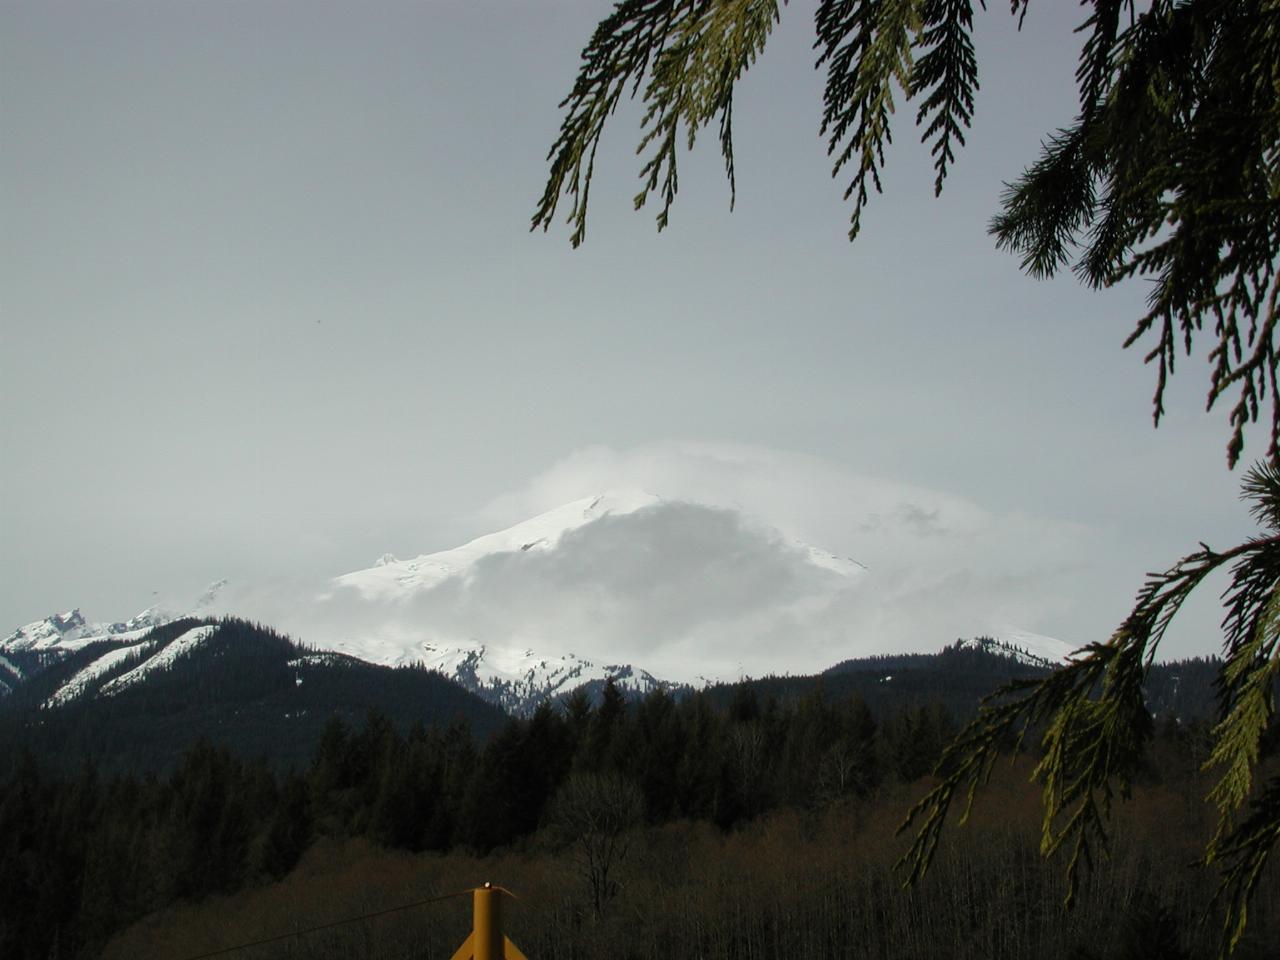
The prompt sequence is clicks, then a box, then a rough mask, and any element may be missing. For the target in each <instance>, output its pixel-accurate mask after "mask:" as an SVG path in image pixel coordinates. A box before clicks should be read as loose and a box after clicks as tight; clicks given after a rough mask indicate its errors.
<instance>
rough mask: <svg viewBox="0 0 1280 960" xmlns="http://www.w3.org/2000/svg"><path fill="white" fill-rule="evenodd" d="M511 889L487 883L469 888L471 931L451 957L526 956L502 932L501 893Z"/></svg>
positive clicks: (522, 959) (497, 959)
mask: <svg viewBox="0 0 1280 960" xmlns="http://www.w3.org/2000/svg"><path fill="white" fill-rule="evenodd" d="M503 894H507V895H508V896H510V892H509V891H507V890H503V889H502V888H501V887H495V886H494V885H493V884H491V883H486V884H485V885H484V886H483V887H476V888H475V890H474V891H472V904H473V906H472V921H471V933H470V934H469V935H468V936H467V939H466V940H464V941H463V942H462V946H460V947H459V948H458V949H457V950H456V951H455V952H454V954H453V960H528V958H527V957H526V956H525V955H524V954H523V953H521V952H520V948H519V947H517V946H516V945H515V944H514V943H512V942H511V941H510V940H509V939H507V937H506V936H504V935H503V933H502V900H501V896H502V895H503Z"/></svg>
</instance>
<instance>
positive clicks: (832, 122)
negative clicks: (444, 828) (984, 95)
mask: <svg viewBox="0 0 1280 960" xmlns="http://www.w3.org/2000/svg"><path fill="white" fill-rule="evenodd" d="M1080 5H1081V7H1082V10H1083V13H1082V23H1081V25H1080V27H1079V29H1078V31H1077V34H1076V35H1077V36H1078V37H1079V42H1080V57H1079V66H1078V69H1077V71H1076V81H1077V86H1078V89H1079V113H1078V114H1077V115H1076V116H1075V117H1074V118H1073V119H1071V120H1070V122H1067V123H1066V124H1065V125H1064V126H1062V127H1060V128H1058V129H1056V130H1054V131H1051V132H1049V133H1047V135H1046V139H1045V141H1044V143H1043V147H1042V150H1041V153H1040V155H1039V156H1038V157H1037V158H1036V159H1035V160H1034V162H1033V163H1031V165H1030V166H1028V167H1027V168H1026V169H1025V170H1024V171H1023V173H1022V174H1021V176H1019V177H1018V178H1017V179H1016V180H1014V181H1013V182H1012V183H1010V184H1008V185H1007V187H1006V190H1005V193H1004V195H1003V197H1002V198H1001V200H1000V209H999V211H998V212H997V214H996V215H995V216H994V217H993V218H992V220H991V224H990V230H991V233H992V234H993V235H994V237H995V243H996V245H997V246H998V247H1000V248H1002V249H1007V250H1009V251H1010V252H1012V253H1014V254H1015V255H1017V256H1019V257H1020V258H1021V263H1022V267H1023V269H1024V270H1026V271H1027V272H1029V273H1030V274H1032V275H1033V276H1041V277H1042V276H1051V275H1053V274H1055V273H1057V272H1058V271H1059V270H1061V269H1064V268H1067V267H1070V268H1071V269H1072V270H1073V271H1074V272H1075V273H1076V274H1077V276H1078V277H1079V278H1080V279H1081V280H1082V281H1083V282H1085V283H1087V284H1089V285H1090V286H1092V287H1095V288H1102V287H1110V286H1114V285H1116V284H1119V283H1122V282H1125V281H1132V280H1141V281H1143V282H1144V286H1146V287H1147V288H1148V289H1149V290H1150V294H1149V297H1148V302H1147V311H1146V313H1145V314H1144V315H1143V316H1141V317H1140V318H1138V319H1137V321H1136V322H1135V323H1134V326H1133V328H1132V331H1131V332H1130V334H1129V336H1128V339H1127V340H1126V341H1125V346H1126V347H1128V346H1131V345H1135V344H1139V345H1141V346H1142V347H1143V348H1145V349H1146V351H1147V352H1146V355H1145V359H1146V361H1147V362H1148V363H1152V364H1154V366H1155V368H1156V389H1155V396H1154V400H1153V415H1154V420H1155V422H1156V424H1157V425H1158V424H1159V422H1160V417H1161V416H1162V414H1163V413H1164V403H1163V401H1164V391H1165V387H1166V384H1167V381H1168V378H1169V377H1170V376H1171V375H1172V374H1173V373H1174V370H1175V365H1176V362H1177V360H1178V359H1179V357H1180V356H1182V355H1185V356H1187V357H1190V356H1191V355H1192V350H1193V345H1194V344H1196V343H1199V344H1200V348H1201V350H1205V348H1206V347H1207V351H1206V353H1207V358H1208V361H1209V374H1210V375H1209V389H1208V394H1207V406H1208V408H1210V409H1212V408H1213V407H1214V406H1215V404H1216V403H1217V402H1218V401H1219V400H1220V399H1221V398H1223V397H1228V398H1229V399H1228V401H1226V402H1227V403H1229V404H1230V410H1229V412H1228V434H1229V436H1228V442H1227V451H1226V453H1227V462H1228V465H1229V466H1230V467H1235V465H1236V463H1237V461H1238V460H1239V458H1240V455H1241V452H1242V450H1243V447H1244V432H1245V428H1246V427H1247V425H1249V424H1250V423H1256V422H1257V421H1258V420H1259V419H1260V417H1262V416H1263V415H1264V414H1265V407H1266V406H1267V405H1268V404H1267V401H1268V400H1269V401H1270V404H1269V405H1270V408H1271V409H1270V421H1271V423H1270V444H1269V447H1268V450H1267V452H1266V455H1265V460H1264V461H1262V462H1260V463H1258V464H1257V465H1256V466H1255V467H1254V468H1253V469H1252V470H1251V471H1249V472H1248V474H1247V476H1246V477H1245V479H1244V495H1245V497H1246V498H1247V499H1248V500H1249V501H1250V503H1251V504H1252V509H1253V512H1254V515H1255V516H1256V517H1257V519H1258V521H1259V523H1260V524H1261V525H1262V527H1263V530H1262V532H1261V533H1260V534H1259V535H1258V536H1257V537H1256V538H1254V539H1252V540H1249V541H1247V542H1245V543H1242V544H1240V545H1239V546H1237V547H1235V548H1233V549H1230V550H1227V551H1225V552H1222V553H1219V552H1215V551H1214V550H1211V549H1210V548H1209V547H1208V546H1205V545H1203V544H1202V545H1201V549H1200V550H1198V551H1196V552H1195V553H1192V554H1190V555H1189V556H1187V557H1185V558H1184V559H1182V560H1181V561H1180V562H1179V563H1177V564H1176V565H1175V566H1174V567H1172V568H1171V569H1170V570H1169V571H1167V572H1165V573H1163V574H1159V575H1153V576H1151V577H1150V578H1149V580H1148V582H1147V583H1146V585H1145V587H1144V588H1143V589H1142V591H1141V592H1140V593H1139V594H1138V597H1137V601H1136V604H1135V606H1134V608H1133V611H1132V612H1131V613H1130V614H1129V616H1128V617H1127V618H1126V619H1125V621H1124V623H1122V624H1121V625H1120V627H1119V628H1118V629H1117V630H1116V632H1115V633H1114V634H1113V635H1112V637H1111V638H1110V639H1109V640H1108V641H1107V642H1105V643H1094V644H1090V645H1089V646H1087V647H1085V648H1083V649H1082V650H1081V651H1079V652H1078V653H1077V655H1076V656H1075V658H1074V659H1073V661H1072V662H1071V664H1070V665H1068V666H1067V667H1065V668H1063V669H1061V670H1059V671H1057V672H1056V673H1054V674H1053V675H1052V676H1050V677H1048V678H1047V679H1045V680H1042V681H1037V682H1033V683H1027V684H1020V685H1015V686H1014V687H1011V688H1008V689H1006V690H1004V691H1002V692H1001V693H1000V694H999V695H998V696H996V697H995V698H993V699H991V700H990V701H989V702H988V703H987V704H986V705H985V706H984V708H983V710H982V712H981V714H980V715H979V716H978V718H977V719H976V720H975V721H974V722H973V723H972V724H971V725H970V726H969V727H968V728H967V729H966V730H964V731H963V732H962V733H961V735H960V736H959V737H958V738H957V740H956V741H955V743H954V744H952V746H951V747H950V749H948V750H947V751H946V753H945V755H944V757H943V759H942V762H941V764H940V766H939V768H938V771H937V772H938V775H939V777H940V782H939V785H938V786H937V788H936V789H934V790H933V791H932V792H931V793H930V794H929V795H928V796H926V797H925V798H924V799H923V800H922V801H921V802H920V803H919V804H918V805H917V806H916V807H915V808H914V809H913V810H912V811H911V814H910V816H909V818H908V820H907V823H906V824H904V828H906V827H907V826H909V825H915V826H916V828H917V830H918V833H917V834H916V835H915V842H914V844H913V846H912V847H911V850H910V852H909V854H908V855H907V857H906V858H905V860H904V866H905V868H906V870H907V873H908V877H909V879H910V880H914V879H916V878H918V877H919V876H921V875H922V874H923V873H924V871H925V870H926V869H927V867H928V864H929V861H930V858H931V857H932V855H933V852H934V850H935V848H936V845H937V843H938V839H939V836H940V834H941V831H942V828H943V824H944V823H945V821H946V816H947V812H948V810H949V809H950V806H951V801H952V799H953V798H954V796H955V795H956V793H957V791H961V790H963V791H965V792H966V793H967V794H968V797H969V799H970V800H971V799H972V796H973V790H974V788H975V787H976V786H977V785H978V784H979V783H980V782H981V781H982V780H983V779H984V777H985V774H986V772H987V771H988V770H989V769H990V765H991V763H992V762H993V760H994V758H995V753H996V748H997V745H998V744H999V743H1001V742H1002V741H1004V740H1005V739H1006V738H1007V736H1008V735H1009V734H1010V733H1014V734H1021V733H1025V732H1026V731H1027V730H1028V729H1034V730H1036V731H1037V732H1038V731H1044V732H1043V743H1042V746H1043V750H1044V755H1043V759H1042V760H1041V762H1040V764H1039V766H1038V767H1037V769H1036V777H1037V779H1038V780H1039V781H1040V782H1041V783H1042V784H1043V787H1044V805H1045V818H1044V825H1043V848H1044V851H1045V852H1046V853H1052V852H1054V851H1056V850H1058V849H1060V848H1065V849H1066V850H1068V851H1069V859H1068V866H1067V875H1068V889H1069V896H1068V899H1070V893H1071V892H1074V889H1075V884H1076V883H1077V879H1078V876H1079V874H1078V869H1079V867H1080V865H1081V864H1087V863H1089V862H1090V860H1091V858H1092V856H1093V854H1094V853H1095V851H1097V850H1099V849H1104V848H1105V844H1106V829H1105V827H1106V815H1107V812H1108V809H1109V807H1110V804H1111V801H1112V799H1113V797H1114V796H1115V794H1116V792H1117V791H1119V792H1120V793H1121V794H1123V793H1124V791H1126V790H1127V786H1128V776H1129V773H1130V772H1131V770H1132V769H1133V765H1134V763H1135V761H1136V759H1137V758H1138V757H1139V756H1140V755H1141V753H1142V750H1143V748H1144V746H1145V744H1146V741H1147V739H1148V737H1149V735H1150V729H1151V720H1150V717H1149V715H1148V714H1147V712H1146V709H1145V706H1144V704H1143V697H1142V680H1143V676H1144V673H1145V670H1146V667H1147V665H1148V664H1150V663H1151V660H1152V658H1153V657H1154V655H1155V652H1156V648H1157V645H1158V644H1159V642H1160V640H1161V638H1162V636H1163V635H1164V632H1165V630H1166V628H1167V627H1168V625H1169V622H1170V620H1171V619H1172V618H1173V617H1174V616H1175V615H1176V613H1177V611H1178V609H1179V608H1180V607H1181V605H1182V603H1183V601H1184V600H1185V599H1186V597H1187V595H1188V594H1189V593H1190V592H1191V591H1192V590H1194V589H1195V587H1196V586H1197V585H1199V584H1200V583H1201V582H1203V580H1204V579H1205V577H1207V576H1208V575H1209V574H1210V573H1211V572H1212V571H1214V570H1216V569H1219V568H1222V567H1228V568H1229V569H1230V572H1231V585H1230V587H1229V588H1228V590H1227V592H1226V593H1225V594H1224V601H1225V609H1226V618H1225V620H1224V621H1223V628H1224V642H1223V652H1224V657H1225V666H1224V668H1223V672H1222V677H1221V681H1220V683H1221V703H1222V719H1221V722H1220V723H1219V724H1218V726H1217V727H1216V728H1215V730H1214V740H1215V743H1214V748H1213V752H1212V756H1211V758H1210V761H1209V765H1210V766H1211V767H1213V768H1215V769H1216V770H1218V771H1219V777H1220V779H1219V781H1218V785H1217V787H1216V788H1215V789H1214V791H1213V793H1212V795H1211V798H1212V800H1213V801H1214V802H1215V803H1216V804H1217V805H1218V808H1219V811H1220V822H1219V828H1218V830H1217V832H1216V834H1215V835H1214V836H1213V838H1212V839H1211V840H1210V842H1209V845H1208V847H1207V849H1206V860H1207V861H1208V862H1216V863H1219V864H1221V865H1222V866H1223V881H1222V888H1221V893H1222V895H1223V897H1224V900H1225V903H1226V907H1227V910H1226V921H1225V922H1226V926H1225V930H1224V945H1225V946H1226V947H1228V948H1229V947H1231V946H1234V944H1235V943H1236V942H1237V941H1238V939H1239V937H1240V934H1241V932H1242V931H1243V929H1244V925H1245V921H1246V918H1247V906H1248V901H1249V897H1250V894H1251V892H1252V891H1253V890H1255V889H1256V887H1257V884H1258V881H1259V878H1260V876H1261V873H1262V870H1263V868H1264V866H1265V864H1266V862H1267V858H1268V856H1269V855H1270V853H1271V852H1272V851H1273V850H1274V848H1275V846H1276V844H1277V840H1278V839H1280V778H1277V777H1272V778H1271V779H1270V780H1269V781H1267V782H1266V783H1262V784H1260V783H1257V782H1256V780H1257V779H1258V777H1257V776H1255V774H1256V773H1257V772H1258V767H1259V751H1260V744H1261V742H1262V741H1263V738H1264V735H1265V734H1266V733H1267V732H1268V731H1269V730H1273V729H1274V726H1275V724H1276V716H1275V690H1276V686H1277V677H1278V674H1280V389H1278V388H1280V383H1278V382H1277V381H1278V376H1277V365H1278V364H1277V361H1278V357H1277V330H1276V327H1277V317H1278V310H1280V303H1278V301H1280V275H1278V274H1277V260H1278V259H1280V256H1278V255H1280V0H1149V2H1143V3H1138V2H1136V0H1082V2H1081V4H1080ZM785 6H786V0H782V2H781V3H780V2H779V0H620V2H618V3H617V4H616V5H615V6H614V9H613V12H612V13H611V14H610V15H609V16H607V17H606V18H605V19H604V20H602V21H601V22H600V23H599V25H598V26H597V27H596V30H595V33H594V34H593V35H592V37H591V39H590V41H589V42H588V43H587V46H586V48H585V49H584V50H583V52H582V63H581V65H580V68H579V71H578V76H577V79H576V81H575V83H574V86H573V89H572V90H571V91H570V93H569V95H568V97H566V98H565V100H564V101H563V103H562V104H561V108H562V110H563V120H562V123H561V126H560V133H559V136H558V137H557V138H556V140H555V142H554V143H553V144H552V147H551V150H550V152H549V153H548V161H549V162H550V175H549V177H548V179H547V184H546V188H545V190H544V192H543V195H542V198H541V200H540V201H539V203H538V206H537V210H536V212H535V213H534V216H533V223H532V226H533V228H535V229H536V228H537V227H542V228H543V229H544V230H545V229H547V228H548V227H549V226H550V225H551V223H552V221H553V220H554V219H555V214H556V211H557V209H558V207H559V204H560V201H561V199H565V200H567V201H568V203H569V212H568V217H567V220H568V223H569V224H570V225H571V228H572V232H571V234H570V241H571V243H572V244H573V245H574V246H575V247H576V246H577V245H578V244H580V243H581V242H582V240H583V238H584V236H585V231H586V219H587V204H588V200H589V197H590V189H591V180H592V175H593V173H594V164H595V158H596V151H597V149H598V147H599V144H600V138H601V136H602V134H603V131H604V127H605V124H606V121H607V120H608V119H609V117H610V116H611V115H612V114H613V113H614V111H615V110H616V109H617V106H618V104H619V103H620V101H621V100H622V98H623V97H624V96H625V97H629V98H635V97H639V98H640V100H641V102H642V103H643V105H644V107H645V109H644V112H643V116H642V120H641V130H640V144H639V148H638V150H637V152H638V154H640V157H641V168H640V178H641V188H640V191H639V192H638V193H637V194H636V196H635V205H636V208H637V209H639V208H640V207H642V206H644V205H645V203H646V202H647V201H648V200H649V198H650V196H651V195H653V194H657V195H658V196H659V198H660V200H661V208H660V210H659V212H658V215H657V222H658V229H660V230H661V229H662V228H664V227H665V226H666V225H667V222H668V218H669V215H670V211H671V207H672V203H673V202H674V200H675V196H676V193H677V191H678V188H679V179H678V175H677V160H678V152H679V148H680V144H681V141H682V140H683V141H684V143H685V145H686V146H687V147H689V148H692V147H693V145H694V142H695V140H696V137H697V135H698V133H700V132H701V131H702V129H703V128H704V127H706V126H708V125H709V124H712V123H714V124H716V127H717V134H718V139H719V143H720V150H721V153H722V155H723V157H724V164H725V172H726V175H727V177H728V180H729V188H730V204H731V205H732V203H733V197H734V153H733V92H734V85H735V84H736V83H737V81H738V79H739V78H740V77H742V75H743V74H744V73H745V72H746V71H747V70H748V69H749V68H750V67H751V65H752V64H753V63H754V62H755V60H756V58H757V57H758V56H759V55H760V54H761V52H762V51H763V50H764V47H765V44H766V42H767V40H768V39H769V36H770V34H771V32H772V30H773V29H774V27H775V26H776V25H777V24H778V23H779V20H780V16H781V13H782V10H783V8H784V7H785ZM974 6H975V5H974V3H973V2H972V0H817V10H816V16H815V28H816V41H815V44H814V46H815V49H816V51H817V57H816V60H817V63H816V65H817V67H818V69H820V70H823V71H825V74H826V86H825V91H824V95H823V115H822V126H821V131H820V132H821V134H822V136H823V137H825V138H826V142H827V149H828V152H829V154H830V155H831V157H832V158H833V163H832V175H833V176H836V177H840V178H842V179H843V180H844V181H845V182H846V184H847V188H846V190H845V199H846V200H847V201H849V202H850V203H851V206H852V218H851V224H850V229H849V237H850V239H853V238H855V237H856V236H857V234H858V231H859V227H860V223H861V214H862V210H863V208H864V207H865V206H866V204H867V202H868V199H869V196H870V193H871V191H872V190H873V189H874V190H875V191H876V192H879V191H880V189H881V183H880V171H881V168H882V167H883V164H884V148H885V146H886V145H887V144H888V143H890V142H891V137H892V131H891V121H892V120H893V118H894V115H895V107H896V105H897V104H898V102H900V101H901V102H911V103H914V104H915V105H916V114H915V121H916V125H917V127H918V128H919V129H920V130H921V139H922V141H924V142H925V143H927V144H928V145H929V149H930V151H931V153H932V155H933V158H934V169H935V174H936V176H935V181H934V190H935V192H940V191H941V190H942V187H943V183H944V181H945V179H946V176H947V173H948V171H949V170H950V167H951V165H952V164H953V163H954V162H955V160H956V152H957V149H958V148H959V147H961V146H963V145H964V142H965V131H966V130H967V129H968V127H969V123H970V121H971V119H972V117H973V111H974V99H975V93H976V92H977V89H978V64H977V60H976V58H975V55H974V45H973V39H972V36H973V27H974V12H975V9H974ZM982 6H983V7H984V8H985V5H982ZM1029 7H1030V2H1029V0H1010V10H1011V12H1012V13H1013V15H1015V16H1017V17H1018V18H1020V22H1021V18H1025V17H1026V16H1027V15H1028V13H1029ZM1268 395H1269V396H1268Z"/></svg>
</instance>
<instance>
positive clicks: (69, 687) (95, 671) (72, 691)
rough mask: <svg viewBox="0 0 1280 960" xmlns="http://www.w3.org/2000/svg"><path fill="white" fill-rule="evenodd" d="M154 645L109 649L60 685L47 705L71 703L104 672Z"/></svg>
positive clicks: (46, 702) (146, 644)
mask: <svg viewBox="0 0 1280 960" xmlns="http://www.w3.org/2000/svg"><path fill="white" fill-rule="evenodd" d="M154 646H155V644H151V643H143V644H134V645H133V646H128V647H121V648H120V649H118V650H109V651H107V652H106V653H104V654H103V655H102V656H100V657H99V658H98V659H97V660H94V661H93V663H91V664H89V665H88V666H87V667H85V668H84V669H83V670H81V671H80V672H79V673H77V674H76V675H75V676H73V677H72V678H71V679H70V680H68V681H67V682H66V683H64V684H63V685H62V686H61V687H59V688H58V689H57V691H56V692H55V693H54V694H53V696H51V697H50V698H49V699H48V700H46V701H45V703H44V705H45V707H60V706H63V705H64V704H67V703H70V702H71V701H72V700H75V699H77V698H78V697H80V696H82V695H83V694H84V693H85V691H87V690H88V689H89V687H90V686H91V685H92V684H93V682H94V681H95V680H97V679H98V678H99V677H100V676H102V675H103V674H104V673H109V672H110V671H111V670H113V669H114V668H115V667H117V666H118V665H119V664H121V663H122V662H124V661H125V660H127V659H129V658H130V657H132V656H136V655H137V654H139V653H146V652H147V651H149V650H151V649H152V647H154Z"/></svg>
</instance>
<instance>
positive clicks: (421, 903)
mask: <svg viewBox="0 0 1280 960" xmlns="http://www.w3.org/2000/svg"><path fill="white" fill-rule="evenodd" d="M474 892H475V891H474V889H471V890H459V891H457V892H456V893H446V894H444V895H443V896H439V897H430V898H428V899H426V900H415V901H414V902H413V903H404V904H401V905H400V906H398V907H387V909H385V910H377V911H374V912H373V913H366V914H363V915H361V916H359V917H347V919H345V920H334V921H332V922H331V923H322V924H320V925H319V926H318V927H308V928H307V929H305V930H294V931H293V932H292V933H282V934H280V935H279V936H278V937H267V938H266V939H265V940H251V941H250V942H248V943H241V944H237V945H236V946H234V947H223V948H222V949H221V950H213V951H211V952H209V953H199V954H196V955H195V956H192V957H185V958H183V960H206V958H207V957H220V956H222V954H224V953H235V952H236V951H237V950H248V949H249V948H250V947H261V946H263V945H264V944H268V943H279V942H280V941H281V940H289V939H291V938H292V937H305V936H306V935H307V934H308V933H316V932H317V931H320V930H331V929H332V928H334V927H341V926H343V925H345V924H348V923H359V922H360V921H361V920H372V919H373V918H374V917H384V916H386V915H387V914H388V913H399V912H400V911H402V910H412V909H413V908H414V907H425V906H426V905H427V904H430V903H440V902H441V901H443V900H452V899H453V898H454V897H465V896H468V895H469V894H471V893H474Z"/></svg>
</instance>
